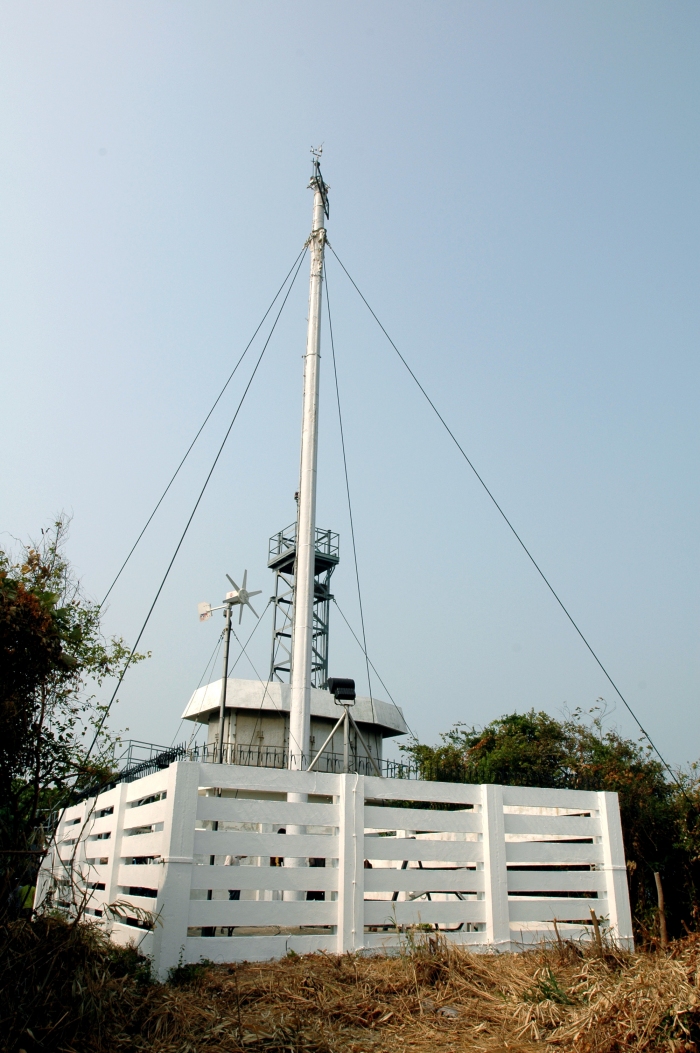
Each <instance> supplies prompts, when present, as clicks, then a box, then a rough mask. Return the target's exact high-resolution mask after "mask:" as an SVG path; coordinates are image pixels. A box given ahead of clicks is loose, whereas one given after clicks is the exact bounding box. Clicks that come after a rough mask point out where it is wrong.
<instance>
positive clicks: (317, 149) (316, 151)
mask: <svg viewBox="0 0 700 1053" xmlns="http://www.w3.org/2000/svg"><path fill="white" fill-rule="evenodd" d="M322 153H323V143H321V145H320V146H312V147H311V154H312V157H313V166H314V170H313V173H312V175H311V180H310V182H309V188H310V189H311V190H318V191H319V193H320V194H321V200H322V201H323V212H324V214H325V217H326V219H328V218H329V217H330V207H329V204H328V191H329V190H330V187H329V186H327V185H326V184H325V183H324V182H323V176H322V175H321V155H322Z"/></svg>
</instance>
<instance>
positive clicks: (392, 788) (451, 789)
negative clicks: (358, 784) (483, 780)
mask: <svg viewBox="0 0 700 1053" xmlns="http://www.w3.org/2000/svg"><path fill="white" fill-rule="evenodd" d="M364 782H365V798H366V799H368V800H372V801H374V800H385V801H421V802H423V801H425V802H429V801H434V802H435V803H436V804H463V805H466V804H481V787H480V786H472V785H470V784H467V783H459V782H454V783H452V782H414V781H413V780H411V779H379V778H377V776H376V775H366V776H365V780H364Z"/></svg>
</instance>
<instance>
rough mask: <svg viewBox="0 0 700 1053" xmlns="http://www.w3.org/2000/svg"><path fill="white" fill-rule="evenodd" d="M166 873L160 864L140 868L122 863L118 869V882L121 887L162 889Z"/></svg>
mask: <svg viewBox="0 0 700 1053" xmlns="http://www.w3.org/2000/svg"><path fill="white" fill-rule="evenodd" d="M164 873H165V871H164V869H163V866H162V865H161V864H159V863H147V864H145V865H144V864H140V865H138V866H133V865H132V866H130V865H129V864H128V863H120V864H119V867H118V868H117V881H118V883H119V884H120V885H123V886H127V887H131V886H136V887H138V888H160V884H161V882H162V880H163V874H164Z"/></svg>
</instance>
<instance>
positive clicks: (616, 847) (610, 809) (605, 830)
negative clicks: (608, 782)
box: [598, 790, 634, 950]
mask: <svg viewBox="0 0 700 1053" xmlns="http://www.w3.org/2000/svg"><path fill="white" fill-rule="evenodd" d="M598 808H599V811H600V832H601V835H602V842H603V867H602V869H603V870H604V871H605V883H606V889H607V895H608V912H609V915H608V916H609V924H610V928H611V930H612V933H613V936H614V938H615V940H616V942H617V943H618V944H619V945H620V946H621V947H626V948H628V949H629V950H634V937H633V932H632V914H631V912H630V901H629V889H628V886H627V866H626V863H625V846H624V842H623V840H622V824H621V822H620V804H619V800H618V796H617V794H616V793H607V792H606V791H604V790H601V791H600V793H599V794H598Z"/></svg>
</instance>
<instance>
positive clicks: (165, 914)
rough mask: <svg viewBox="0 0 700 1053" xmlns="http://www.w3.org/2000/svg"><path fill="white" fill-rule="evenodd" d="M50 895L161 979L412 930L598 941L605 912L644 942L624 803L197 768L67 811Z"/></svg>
mask: <svg viewBox="0 0 700 1053" xmlns="http://www.w3.org/2000/svg"><path fill="white" fill-rule="evenodd" d="M290 792H291V793H303V794H308V795H309V800H308V803H307V804H298V803H291V802H288V801H287V794H288V793H290ZM288 827H289V828H290V832H289V833H287V832H286V831H287V828H288ZM299 827H301V828H302V830H304V831H305V832H303V833H299V832H292V828H294V831H298V829H299ZM232 864H234V865H232ZM235 864H237V865H235ZM49 893H51V895H52V897H53V902H54V903H55V904H57V905H58V906H59V907H62V909H64V910H68V911H70V910H72V909H74V901H75V897H76V895H77V896H81V897H82V898H83V901H84V904H85V907H86V911H87V916H88V917H92V918H94V919H95V920H96V921H100V923H101V924H104V925H106V926H107V927H108V928H109V929H110V931H111V933H112V938H113V939H116V940H118V941H119V942H127V941H130V940H131V941H135V942H137V943H139V944H140V946H141V949H142V950H143V952H144V953H147V954H151V955H153V958H154V963H155V967H156V970H157V972H158V974H159V975H161V976H164V975H165V974H166V973H167V970H168V969H169V968H170V967H172V966H174V965H177V964H178V962H196V961H198V960H199V959H200V958H202V957H203V958H208V959H210V960H213V961H222V962H231V961H239V960H243V959H247V960H249V961H251V960H252V961H254V960H262V959H267V958H273V957H281V956H283V955H284V954H286V953H287V952H288V951H290V950H293V951H295V952H296V953H298V954H303V953H308V952H311V951H318V950H325V951H328V952H331V953H333V952H338V953H342V952H344V951H355V950H371V949H381V948H385V949H391V948H394V947H396V946H397V945H399V943H400V942H401V940H402V939H405V935H404V934H405V932H406V931H407V929H410V928H411V927H412V926H423V927H429V928H432V929H435V928H438V929H439V930H440V931H441V932H442V933H443V935H444V937H445V938H446V939H448V940H451V941H453V942H454V943H459V944H466V945H469V946H470V947H472V948H473V949H475V950H477V949H483V950H487V949H490V950H517V949H519V948H522V947H523V946H526V945H528V944H531V943H533V942H537V941H541V940H543V939H548V940H551V939H554V938H556V933H555V923H556V926H557V929H558V931H559V934H560V935H561V937H562V938H567V939H570V938H573V939H589V938H590V937H591V933H592V926H591V909H593V911H594V912H595V914H596V916H597V917H598V918H600V919H601V927H602V928H603V929H604V930H605V931H606V932H607V933H608V935H609V938H610V939H613V940H614V941H615V942H616V943H617V944H618V945H622V946H625V947H631V946H632V924H631V916H630V908H629V896H628V889H627V876H626V869H625V857H624V849H623V843H622V832H621V827H620V817H619V808H618V802H617V795H616V794H612V793H595V792H587V791H574V790H543V789H530V788H523V787H513V786H494V785H484V786H471V785H461V784H457V783H437V782H418V781H408V780H402V779H379V778H375V777H368V776H360V775H333V774H325V773H316V772H296V771H287V770H284V769H282V770H279V769H265V768H254V767H243V766H239V765H228V764H223V765H217V764H203V763H192V762H186V761H180V762H177V763H174V764H172V765H171V766H170V767H169V768H168V769H166V770H164V771H161V772H157V773H155V774H153V775H148V776H146V777H145V778H142V779H139V780H137V781H135V782H131V783H122V784H120V785H117V786H116V787H114V788H113V789H111V790H108V791H106V792H105V793H103V794H101V795H100V796H99V797H98V798H97V799H92V800H90V801H85V802H83V803H81V804H79V805H76V806H74V807H72V808H69V809H67V810H66V812H65V813H64V815H63V816H62V818H61V822H60V826H59V831H58V836H57V840H56V847H55V848H54V849H53V850H52V853H51V854H50V855H49V856H48V857H47V860H46V861H45V863H44V866H43V868H42V873H41V876H40V883H39V888H38V900H39V901H41V900H42V899H45V898H46V896H47V895H49ZM115 902H119V903H121V904H122V905H123V906H122V908H121V910H122V913H126V914H127V915H129V916H128V917H124V918H122V920H113V919H112V918H111V916H110V913H109V911H105V906H106V905H107V904H114V903H115ZM134 908H135V909H134ZM139 908H140V911H139ZM144 911H150V912H151V914H152V915H153V916H155V918H156V924H155V926H154V927H153V928H147V927H146V928H144V927H142V926H144V925H147V924H148V921H147V916H146V915H144V913H143V912H144ZM144 918H146V920H144Z"/></svg>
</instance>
